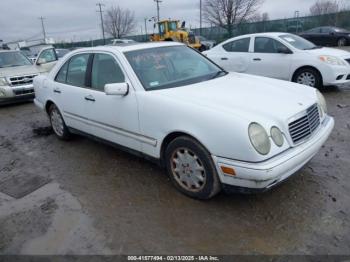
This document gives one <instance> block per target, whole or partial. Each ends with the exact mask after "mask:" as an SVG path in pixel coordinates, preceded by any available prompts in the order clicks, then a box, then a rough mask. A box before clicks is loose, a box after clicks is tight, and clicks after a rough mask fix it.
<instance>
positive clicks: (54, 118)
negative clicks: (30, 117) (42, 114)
mask: <svg viewBox="0 0 350 262" xmlns="http://www.w3.org/2000/svg"><path fill="white" fill-rule="evenodd" d="M50 118H51V125H52V129H53V131H54V132H55V133H56V134H57V135H58V136H60V137H62V136H63V134H64V124H63V119H62V116H61V114H60V112H59V111H58V109H57V108H56V107H55V108H53V109H52V111H51V115H50Z"/></svg>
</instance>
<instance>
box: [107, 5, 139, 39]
mask: <svg viewBox="0 0 350 262" xmlns="http://www.w3.org/2000/svg"><path fill="white" fill-rule="evenodd" d="M104 20H105V22H104V24H105V28H106V29H105V30H106V32H107V33H108V34H110V35H111V36H112V37H114V38H122V37H124V36H126V35H128V34H130V33H131V32H132V31H133V30H134V29H135V27H136V21H135V14H134V12H132V11H130V10H129V9H122V8H120V7H119V6H117V7H116V6H112V7H110V8H109V9H108V10H107V11H106V14H105V19H104Z"/></svg>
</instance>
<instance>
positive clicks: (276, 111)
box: [156, 73, 317, 122]
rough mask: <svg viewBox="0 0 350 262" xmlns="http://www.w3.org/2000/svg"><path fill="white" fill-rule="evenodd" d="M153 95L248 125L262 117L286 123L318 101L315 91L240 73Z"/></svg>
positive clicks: (165, 90)
mask: <svg viewBox="0 0 350 262" xmlns="http://www.w3.org/2000/svg"><path fill="white" fill-rule="evenodd" d="M156 92H158V93H159V94H160V95H163V96H167V97H168V98H170V99H174V100H176V101H181V102H187V103H190V104H196V105H198V106H203V107H206V108H210V109H213V110H216V111H218V112H223V113H228V114H232V115H236V116H238V117H241V118H245V119H246V120H249V121H258V120H259V118H261V117H263V118H265V119H266V118H267V119H275V120H277V121H283V122H285V121H286V120H287V119H289V118H291V117H292V116H295V115H296V114H298V113H300V112H302V111H304V110H306V109H307V108H308V107H310V106H311V105H313V104H314V103H316V101H317V98H316V94H315V89H314V88H311V87H307V86H303V85H299V84H295V83H290V82H286V81H281V80H276V79H271V78H265V77H258V76H252V75H246V74H239V73H229V74H227V75H226V76H223V77H220V78H217V79H214V80H210V81H206V82H201V83H197V84H194V85H189V86H183V87H178V88H172V89H163V90H159V91H156Z"/></svg>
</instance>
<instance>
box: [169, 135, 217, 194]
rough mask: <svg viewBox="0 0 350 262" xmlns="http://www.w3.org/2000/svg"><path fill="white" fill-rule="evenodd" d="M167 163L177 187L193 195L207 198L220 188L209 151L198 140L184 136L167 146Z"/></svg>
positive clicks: (170, 175)
mask: <svg viewBox="0 0 350 262" xmlns="http://www.w3.org/2000/svg"><path fill="white" fill-rule="evenodd" d="M164 157H165V159H164V160H165V166H166V169H167V173H168V175H169V177H170V179H171V181H172V182H173V184H174V185H175V187H176V188H177V189H178V190H179V191H180V192H182V193H183V194H185V195H186V196H189V197H191V198H195V199H200V200H207V199H210V198H212V197H214V196H215V195H216V194H217V193H219V192H220V190H221V184H220V181H219V177H218V175H217V171H216V168H215V165H214V163H213V160H212V159H211V156H210V154H209V152H208V151H207V150H206V149H205V148H204V147H203V146H202V145H201V144H200V143H198V142H197V141H196V140H194V139H192V138H190V137H186V136H181V137H178V138H176V139H174V140H173V141H172V142H171V143H170V144H169V145H168V146H167V148H166V150H165V155H164Z"/></svg>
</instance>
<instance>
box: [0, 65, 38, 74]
mask: <svg viewBox="0 0 350 262" xmlns="http://www.w3.org/2000/svg"><path fill="white" fill-rule="evenodd" d="M36 74H39V71H38V69H37V68H36V67H35V66H34V65H27V66H16V67H5V68H0V77H12V76H22V75H36Z"/></svg>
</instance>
